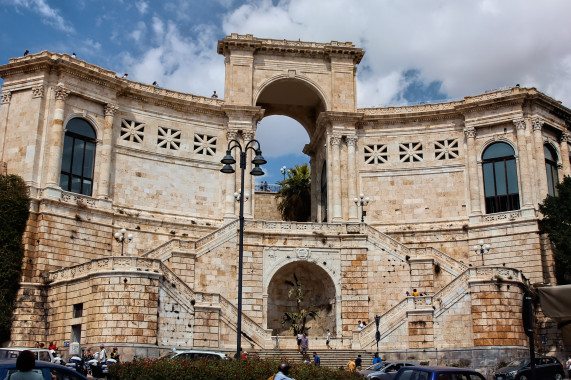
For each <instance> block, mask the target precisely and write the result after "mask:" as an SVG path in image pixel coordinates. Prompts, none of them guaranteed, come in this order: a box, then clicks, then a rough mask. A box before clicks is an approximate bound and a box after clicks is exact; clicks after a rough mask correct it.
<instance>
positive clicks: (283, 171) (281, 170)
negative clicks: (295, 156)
mask: <svg viewBox="0 0 571 380" xmlns="http://www.w3.org/2000/svg"><path fill="white" fill-rule="evenodd" d="M280 172H281V173H282V174H283V175H284V181H285V175H286V173H287V168H286V167H285V165H284V166H282V167H281V169H280Z"/></svg>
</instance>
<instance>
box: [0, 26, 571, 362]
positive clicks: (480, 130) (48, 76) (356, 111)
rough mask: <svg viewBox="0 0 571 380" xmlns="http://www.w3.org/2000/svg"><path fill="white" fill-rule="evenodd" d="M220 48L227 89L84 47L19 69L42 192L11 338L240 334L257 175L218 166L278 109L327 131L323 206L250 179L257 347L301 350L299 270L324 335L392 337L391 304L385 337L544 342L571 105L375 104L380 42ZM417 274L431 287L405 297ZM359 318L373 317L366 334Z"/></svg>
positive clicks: (343, 340)
mask: <svg viewBox="0 0 571 380" xmlns="http://www.w3.org/2000/svg"><path fill="white" fill-rule="evenodd" d="M218 52H219V53H220V54H221V55H223V56H224V59H225V61H224V62H225V65H226V82H225V86H226V87H225V99H217V98H207V97H202V96H196V95H192V94H186V93H180V92H176V91H172V90H169V89H164V88H158V87H154V86H149V85H145V84H142V83H137V82H132V81H129V80H127V79H124V78H119V77H117V75H116V74H115V73H114V72H111V71H108V70H105V69H103V68H100V67H97V66H94V65H92V64H89V63H88V62H85V61H82V60H79V59H77V58H75V57H71V56H69V55H66V54H58V53H51V52H41V53H38V54H32V55H29V56H26V57H21V58H14V59H11V60H10V62H9V63H8V64H5V65H3V66H0V76H1V77H2V78H3V79H4V84H3V86H2V92H1V94H2V97H1V99H2V104H1V106H0V141H1V143H2V145H1V154H0V155H1V161H2V162H3V163H6V165H7V169H8V172H9V173H16V174H19V175H20V176H22V177H23V178H24V179H25V181H26V182H27V183H28V184H29V186H30V195H31V197H32V200H33V203H32V210H31V211H32V213H31V216H30V220H29V223H28V229H27V232H26V235H25V238H24V245H25V251H26V254H25V255H26V256H25V259H24V262H23V264H22V265H23V271H24V272H23V277H22V288H21V290H20V294H19V302H18V307H17V310H16V314H15V321H14V327H13V333H12V340H11V342H10V344H12V345H30V344H33V342H35V341H47V340H55V341H57V342H60V343H59V345H60V346H62V343H61V342H70V341H74V340H77V341H78V342H79V343H80V344H81V345H82V346H85V347H86V346H95V345H99V344H100V343H104V344H107V345H117V346H119V347H120V349H121V350H122V352H123V353H124V356H125V357H126V358H129V357H132V356H133V355H139V356H145V355H150V356H154V355H158V354H159V352H160V351H161V350H165V349H168V348H171V347H173V346H176V347H208V348H216V349H222V350H231V349H232V348H233V347H234V345H235V339H236V316H237V307H236V304H237V294H236V289H237V272H238V270H237V266H238V260H237V245H238V227H239V224H238V222H237V216H238V203H237V202H236V201H235V199H234V196H233V194H234V192H236V191H237V189H238V188H239V186H240V185H241V184H240V175H239V170H237V173H235V174H234V175H227V174H223V173H221V172H220V169H221V167H222V165H221V164H220V160H221V158H222V157H223V156H224V155H225V154H226V149H227V146H228V142H229V141H231V140H233V139H234V140H237V141H240V142H241V143H243V144H244V145H245V143H248V142H249V141H250V140H252V139H253V138H255V135H256V126H257V123H258V121H260V120H261V119H262V118H263V117H265V116H269V115H274V114H280V115H285V116H290V117H292V118H294V119H295V120H297V121H299V122H300V123H301V124H302V125H303V126H304V128H305V129H306V131H307V132H308V135H309V136H310V142H309V144H307V145H306V147H305V148H304V153H306V154H307V155H309V157H310V164H311V169H312V174H311V175H312V204H311V210H312V217H311V220H312V221H313V222H312V223H289V222H282V221H279V215H278V214H277V212H276V210H275V204H276V203H275V199H274V198H273V195H272V194H267V193H256V192H255V191H253V190H254V179H253V177H252V176H249V175H246V179H245V183H244V188H245V190H246V191H247V192H249V193H250V194H252V196H251V197H250V199H249V200H248V202H246V204H245V209H244V215H245V217H246V223H245V229H244V266H243V269H244V277H243V318H242V331H243V336H244V344H245V345H246V346H248V345H251V346H252V347H253V348H272V347H274V344H275V342H274V338H272V337H273V336H275V335H276V334H278V335H280V337H281V342H280V345H281V346H282V347H288V346H292V347H293V346H294V345H295V342H294V340H293V338H292V337H291V336H290V333H288V332H287V331H286V329H285V328H284V327H283V326H282V325H281V323H280V320H281V316H282V315H283V313H284V312H285V311H288V310H291V308H292V307H293V306H294V303H293V301H292V300H289V299H288V298H287V290H288V289H287V286H286V285H285V281H286V280H289V281H291V280H292V277H293V275H294V274H295V275H296V276H297V277H298V278H299V279H300V281H301V282H302V283H303V284H304V285H305V288H306V299H305V303H306V306H308V305H313V306H315V307H317V308H318V309H319V310H320V317H319V318H318V319H317V320H315V321H311V322H310V324H309V326H310V327H311V329H310V330H309V331H310V337H312V339H315V341H316V342H318V343H317V347H319V345H322V346H324V336H325V331H326V330H327V329H329V330H330V331H332V333H333V335H334V336H335V339H334V342H333V345H334V346H337V347H346V348H357V349H366V350H374V349H375V348H374V347H376V341H375V331H376V326H375V323H374V317H375V316H376V315H380V316H381V322H380V329H379V330H380V333H381V341H380V342H379V344H380V347H381V348H382V350H383V351H385V352H389V351H393V352H395V353H397V354H398V353H399V352H400V353H402V352H405V351H406V350H408V351H406V352H410V353H414V355H417V356H416V357H417V358H422V355H427V357H433V358H435V357H440V356H441V355H443V354H442V352H447V351H446V350H457V349H459V350H461V351H462V350H463V351H462V352H468V351H469V352H477V351H478V350H479V348H481V347H489V348H490V349H491V350H493V351H494V352H502V350H501V349H499V348H501V347H503V346H509V347H511V348H513V347H514V346H515V349H516V350H519V349H521V350H522V352H523V351H525V347H526V345H527V342H526V339H525V335H524V333H523V328H522V326H521V325H520V323H519V322H518V321H519V319H518V318H520V317H519V315H520V312H521V307H520V301H521V293H522V291H523V288H524V286H527V284H529V283H554V281H555V280H554V277H553V260H552V256H551V251H550V249H549V245H548V243H547V242H546V241H545V239H542V238H541V237H540V236H539V235H538V234H537V219H538V207H537V205H538V203H539V202H541V201H542V200H543V199H544V198H545V196H546V194H547V192H548V188H549V178H548V176H547V172H546V157H545V153H544V152H545V149H551V150H550V152H554V154H555V157H557V158H556V162H555V164H554V165H555V166H554V167H555V170H556V173H557V175H558V178H562V177H563V176H564V175H571V165H570V158H569V141H568V139H569V133H570V132H569V120H570V119H571V110H569V109H568V108H566V107H564V106H563V105H562V104H561V103H560V102H558V101H556V100H554V99H552V98H550V97H549V96H547V95H545V94H543V93H541V92H539V91H537V90H536V89H534V88H521V87H519V86H516V87H513V88H508V89H502V90H498V91H492V92H489V93H485V94H481V95H477V96H469V97H466V98H464V99H462V100H458V101H453V102H447V103H436V104H423V105H415V106H402V107H384V108H357V106H356V81H355V75H356V69H357V65H358V64H359V62H360V60H361V58H362V57H363V54H364V52H363V51H362V50H361V49H359V48H356V47H355V46H354V45H353V44H351V43H348V42H347V43H346V42H343V43H341V42H335V41H332V42H330V43H314V42H300V41H285V40H270V39H260V38H255V37H253V36H251V35H235V34H232V35H230V36H228V37H226V38H224V39H223V40H221V41H219V43H218ZM78 119H79V120H81V121H85V122H87V123H88V125H89V126H90V127H91V128H92V130H93V131H92V132H93V133H94V136H95V138H94V139H92V140H89V141H92V142H93V144H94V146H95V153H94V163H93V165H92V171H91V172H88V173H87V174H85V173H84V174H82V175H81V176H80V177H81V180H82V181H84V182H83V183H84V185H85V186H88V190H87V191H85V192H83V193H81V192H78V191H73V189H71V190H70V189H66V188H65V187H62V183H63V182H62V176H63V175H67V174H66V172H65V170H64V168H63V164H62V163H64V162H68V160H69V159H70V158H69V152H68V150H66V148H65V147H66V146H67V145H66V141H69V139H70V138H72V137H73V138H77V134H75V135H74V133H76V132H74V130H73V128H72V127H71V125H72V124H73V123H74V122H76V121H77V120H78ZM74 136H75V137H74ZM80 137H81V136H80ZM80 140H81V138H80ZM74 141H78V140H77V139H76V140H74ZM81 141H83V140H81ZM86 141H87V140H86ZM498 143H504V145H501V146H502V147H506V146H507V147H509V148H507V149H512V150H513V152H514V154H513V157H512V159H511V160H512V161H510V160H504V161H502V162H503V163H504V164H505V165H508V166H509V168H508V169H509V170H511V171H509V173H512V174H513V173H516V174H515V177H514V176H512V177H510V178H509V179H508V182H509V183H510V186H511V185H513V184H517V186H516V191H515V193H514V192H513V191H512V194H511V195H510V197H511V198H509V199H511V201H512V204H511V205H512V206H511V207H508V208H509V210H506V211H500V212H490V210H488V209H487V207H491V206H489V202H491V201H493V200H494V199H496V200H497V199H500V198H501V197H499V196H498V197H496V198H494V199H492V198H490V197H489V194H488V193H487V191H488V190H489V188H488V189H486V188H485V183H486V182H485V181H488V180H489V177H486V176H485V174H484V170H487V169H485V168H487V167H488V166H486V165H487V163H488V161H486V159H484V158H483V156H484V154H485V152H486V151H487V150H486V149H487V148H488V147H490V146H493V145H494V144H498ZM496 146H500V145H496ZM546 147H547V148H546ZM74 149H76V148H74ZM77 149H80V148H77ZM232 153H233V154H234V155H235V157H236V153H237V152H236V151H234V152H232ZM86 157H87V156H86ZM248 157H249V160H248V161H250V160H251V158H252V156H251V152H249V153H248ZM72 161H73V162H74V164H76V163H77V162H78V161H77V160H76V159H75V158H73V160H72ZM82 162H84V161H82ZM85 162H86V161H85ZM86 165H87V164H85V163H84V164H83V167H84V169H85V167H86ZM510 165H512V166H510ZM513 165H515V166H513ZM79 166H81V164H80V165H79ZM88 166H89V165H88ZM252 167H253V166H252V164H251V163H250V162H249V163H248V164H247V168H246V170H247V172H249V171H250V170H251V169H252ZM504 167H506V166H504ZM514 167H515V171H514V169H513V168H514ZM500 169H501V168H500V167H499V166H498V167H497V170H500ZM73 170H75V169H72V171H71V174H70V175H75V174H74V172H73ZM89 186H91V187H90V188H89ZM486 186H487V185H486ZM512 190H513V188H512ZM359 193H364V194H365V195H366V196H367V197H369V198H371V202H370V203H369V205H368V206H366V211H367V216H366V218H365V222H366V223H360V210H359V209H358V208H357V207H356V206H355V204H354V203H353V198H355V197H356V196H358V194H359ZM501 199H503V200H505V199H504V198H501ZM513 202H515V203H513ZM120 228H126V229H127V230H128V231H129V233H131V234H133V235H134V239H133V240H132V241H130V242H125V243H124V245H123V246H122V245H121V243H119V242H118V241H116V240H115V238H114V237H113V235H114V233H115V232H118V231H119V229H120ZM479 240H484V241H485V242H486V243H489V244H490V245H491V246H492V249H491V250H490V252H489V253H487V254H486V255H485V257H484V259H485V264H486V265H485V266H483V265H482V257H481V256H480V255H479V254H476V253H474V251H473V249H472V248H471V247H473V246H474V245H475V244H477V242H478V241H479ZM415 288H416V289H418V290H419V291H420V293H421V296H420V297H407V296H406V294H405V293H406V292H407V291H409V292H412V289H415ZM505 300H508V301H507V302H506V301H505ZM359 320H361V321H367V322H368V325H367V326H366V327H365V328H364V329H363V330H361V331H357V330H356V326H357V324H358V321H359ZM538 329H540V330H541V331H539V330H538V332H541V333H545V334H549V336H550V337H551V339H550V341H549V345H548V346H547V347H545V350H546V351H552V352H561V351H562V350H563V347H562V343H561V340H560V338H559V336H558V335H557V333H556V329H555V328H554V326H553V324H550V323H549V321H547V322H542V324H541V326H539V327H538ZM443 350H444V351H443ZM496 350H498V351H496ZM451 352H452V351H451ZM454 352H456V351H454ZM506 352H507V351H506ZM510 352H511V351H510ZM518 352H519V351H518ZM423 353H425V354H423ZM397 354H395V355H397ZM399 355H400V354H399ZM474 356H476V355H474Z"/></svg>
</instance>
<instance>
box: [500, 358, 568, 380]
mask: <svg viewBox="0 0 571 380" xmlns="http://www.w3.org/2000/svg"><path fill="white" fill-rule="evenodd" d="M535 371H536V377H537V379H538V380H561V379H563V377H564V372H563V366H562V365H561V362H560V361H559V360H557V358H554V357H553V356H541V357H537V358H535ZM530 378H531V361H530V360H529V359H518V360H514V361H512V362H511V363H509V364H508V365H507V366H505V367H503V368H500V369H498V370H497V371H496V373H494V379H495V380H511V379H516V380H527V379H530Z"/></svg>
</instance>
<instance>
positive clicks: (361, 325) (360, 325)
mask: <svg viewBox="0 0 571 380" xmlns="http://www.w3.org/2000/svg"><path fill="white" fill-rule="evenodd" d="M363 327H365V326H364V325H363V322H361V321H359V326H358V327H357V330H359V331H361V330H362V329H363Z"/></svg>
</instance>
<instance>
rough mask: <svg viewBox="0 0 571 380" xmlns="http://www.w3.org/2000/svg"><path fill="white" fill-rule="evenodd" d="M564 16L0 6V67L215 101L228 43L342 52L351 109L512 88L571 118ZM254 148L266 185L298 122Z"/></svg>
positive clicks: (319, 3)
mask: <svg viewBox="0 0 571 380" xmlns="http://www.w3.org/2000/svg"><path fill="white" fill-rule="evenodd" d="M570 17H571V1H569V0H542V1H538V0H462V1H459V0H359V1H355V0H173V1H166V0H156V1H152V0H0V25H2V27H1V28H0V46H1V48H0V64H5V63H8V59H9V58H11V57H17V56H21V55H23V53H24V51H25V50H26V49H27V50H30V52H31V53H36V52H40V51H42V50H50V51H54V52H62V53H70V54H71V53H72V52H75V53H76V54H77V56H78V58H80V59H84V60H86V61H88V62H90V63H94V64H97V65H99V66H102V67H104V68H106V69H110V70H113V71H116V72H117V73H118V74H120V75H122V73H125V72H126V73H129V78H130V79H132V80H136V81H139V82H143V83H148V84H150V83H152V82H153V81H158V83H159V85H161V86H162V87H165V88H170V89H174V90H178V91H184V92H190V93H194V94H197V95H204V96H210V95H211V94H212V91H214V90H216V91H217V93H218V94H220V97H221V98H222V97H223V94H224V63H223V57H222V56H219V55H217V54H216V43H217V41H218V40H219V39H222V38H224V37H225V36H227V35H229V34H230V33H240V34H253V35H254V36H256V37H262V38H279V39H290V40H298V39H301V40H302V41H317V42H329V41H351V42H353V43H354V44H355V45H356V46H357V47H360V48H362V49H364V50H365V51H366V54H365V57H364V59H363V61H362V62H361V64H360V65H359V67H358V77H357V80H358V104H359V106H360V107H367V106H379V105H402V104H411V103H412V104H414V103H419V102H434V101H442V100H447V99H461V98H462V97H464V96H468V95H474V94H480V93H483V92H485V91H487V90H492V89H497V88H502V87H507V86H513V85H515V84H518V83H519V84H520V85H522V86H526V87H527V86H530V87H531V86H533V87H536V88H537V89H538V90H540V91H543V92H545V93H547V94H548V95H550V96H552V97H553V98H555V99H558V100H561V101H562V102H563V103H564V104H565V105H566V106H567V107H571V22H570ZM258 137H259V138H260V139H261V140H262V149H263V152H264V156H265V157H266V158H267V159H268V161H270V163H269V164H268V165H266V169H267V170H268V174H267V177H266V178H265V179H266V180H267V181H268V182H269V183H273V182H275V181H277V180H280V179H281V174H280V173H279V168H280V167H281V166H283V165H286V166H288V167H290V166H292V165H293V164H295V163H303V162H307V157H306V156H304V155H303V154H302V153H301V149H302V148H303V145H304V144H305V143H306V142H308V141H309V138H308V136H307V134H306V133H305V131H304V130H303V128H302V127H301V126H299V125H298V124H296V123H295V122H292V121H291V120H289V119H286V118H281V117H269V118H267V119H264V121H262V123H261V124H260V127H259V130H258ZM284 142H287V143H284Z"/></svg>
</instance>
